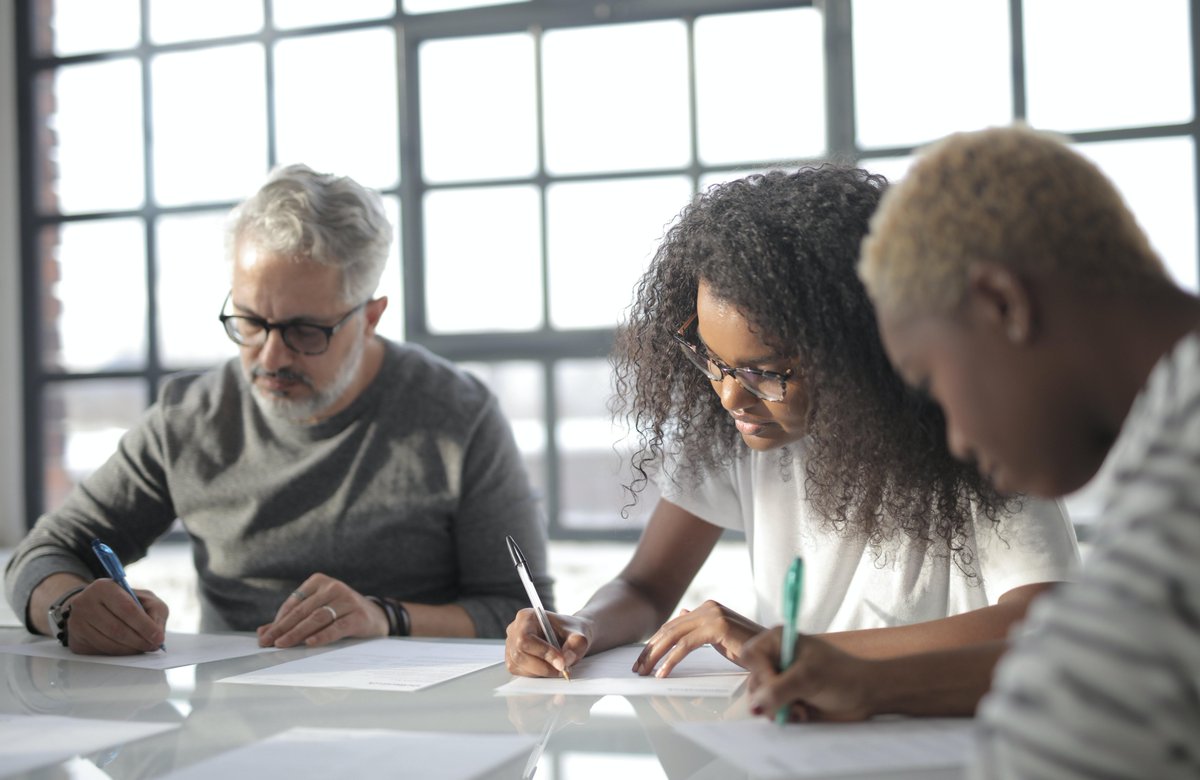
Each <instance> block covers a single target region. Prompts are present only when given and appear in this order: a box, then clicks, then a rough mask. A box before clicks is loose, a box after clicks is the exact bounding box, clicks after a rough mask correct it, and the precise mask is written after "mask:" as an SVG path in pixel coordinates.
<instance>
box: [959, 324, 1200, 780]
mask: <svg viewBox="0 0 1200 780" xmlns="http://www.w3.org/2000/svg"><path fill="white" fill-rule="evenodd" d="M1108 460H1109V462H1108V463H1106V464H1105V470H1106V471H1107V472H1108V473H1109V474H1111V476H1112V480H1111V483H1110V488H1109V493H1108V496H1107V498H1106V500H1105V501H1104V507H1105V509H1104V527H1103V529H1102V530H1101V532H1100V535H1099V537H1098V538H1097V540H1096V545H1095V549H1094V550H1093V552H1092V554H1091V555H1090V556H1088V558H1087V559H1086V561H1085V563H1084V566H1083V571H1082V576H1081V578H1080V580H1079V582H1078V583H1075V584H1069V585H1062V586H1059V588H1058V589H1057V590H1056V591H1055V592H1054V593H1052V594H1050V595H1048V596H1046V597H1045V598H1043V599H1040V600H1039V601H1038V602H1037V603H1035V604H1034V605H1033V607H1032V608H1031V609H1030V612H1029V616H1028V619H1027V621H1026V624H1025V626H1024V627H1023V628H1022V629H1018V632H1019V633H1020V636H1019V637H1016V638H1015V641H1014V647H1013V649H1012V650H1011V651H1010V652H1009V653H1008V654H1007V655H1006V656H1005V658H1004V659H1003V661H1002V662H1001V663H1000V665H999V666H998V667H997V670H996V675H995V679H994V681H993V685H992V693H991V694H989V695H988V696H987V697H986V698H985V699H984V701H983V703H982V705H981V706H980V710H979V724H980V728H979V742H978V750H977V754H976V756H975V766H974V767H973V774H972V777H974V778H989V779H990V778H1154V779H1155V780H1170V779H1171V778H1198V777H1200V333H1192V334H1190V335H1188V336H1187V337H1186V338H1184V339H1183V340H1181V341H1180V342H1179V343H1178V344H1177V345H1176V346H1175V347H1174V349H1173V350H1172V351H1171V352H1170V353H1169V354H1168V355H1166V356H1164V357H1163V358H1162V359H1161V360H1160V361H1159V363H1158V364H1157V365H1156V366H1155V368H1154V370H1153V372H1152V373H1151V374H1150V377H1149V379H1148V380H1147V382H1146V385H1145V386H1144V388H1143V389H1142V392H1141V393H1140V395H1139V396H1138V398H1137V400H1136V401H1135V403H1134V406H1133V408H1132V409H1131V411H1130V413H1129V416H1128V417H1127V418H1126V421H1125V424H1124V426H1123V427H1122V429H1121V434H1120V436H1119V438H1118V440H1117V443H1116V446H1115V447H1114V449H1113V451H1112V453H1111V454H1110V457H1109V459H1108Z"/></svg>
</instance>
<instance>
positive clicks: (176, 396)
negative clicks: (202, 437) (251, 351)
mask: <svg viewBox="0 0 1200 780" xmlns="http://www.w3.org/2000/svg"><path fill="white" fill-rule="evenodd" d="M242 386H243V383H242V379H241V364H240V363H239V362H238V360H237V358H231V359H230V360H227V361H226V362H224V363H222V364H221V365H219V366H217V367H215V368H211V369H209V370H207V371H190V372H181V373H178V374H172V375H171V376H170V377H168V378H166V379H164V380H163V383H162V385H161V386H160V388H159V392H158V399H157V403H158V406H159V407H161V408H162V409H163V411H165V412H176V411H183V412H203V411H205V410H211V409H212V408H214V407H217V406H221V405H223V404H225V403H229V402H230V401H234V402H236V401H237V400H238V399H240V397H241V395H242Z"/></svg>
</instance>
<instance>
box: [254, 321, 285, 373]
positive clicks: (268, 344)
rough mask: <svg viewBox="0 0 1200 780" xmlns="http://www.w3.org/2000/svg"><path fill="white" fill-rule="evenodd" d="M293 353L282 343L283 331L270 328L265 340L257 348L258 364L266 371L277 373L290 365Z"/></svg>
mask: <svg viewBox="0 0 1200 780" xmlns="http://www.w3.org/2000/svg"><path fill="white" fill-rule="evenodd" d="M293 355H294V353H293V352H292V350H291V349H290V348H289V347H288V345H287V344H285V343H284V342H283V331H281V330H279V329H278V328H272V329H271V330H269V331H267V340H266V341H264V342H263V343H262V346H260V347H259V348H258V363H259V365H261V366H262V367H263V369H265V370H267V371H278V370H279V369H281V368H285V367H287V366H289V365H291V363H292V359H293Z"/></svg>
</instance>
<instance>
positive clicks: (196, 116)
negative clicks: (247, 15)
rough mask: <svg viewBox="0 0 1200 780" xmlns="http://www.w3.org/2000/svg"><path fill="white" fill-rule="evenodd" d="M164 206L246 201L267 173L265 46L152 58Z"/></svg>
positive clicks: (158, 183) (157, 176) (158, 180)
mask: <svg viewBox="0 0 1200 780" xmlns="http://www.w3.org/2000/svg"><path fill="white" fill-rule="evenodd" d="M151 68H152V80H153V100H154V106H153V110H154V188H155V195H156V197H157V199H158V202H159V203H162V204H169V205H174V204H181V203H201V202H205V201H214V200H218V201H219V200H240V199H241V198H243V197H245V195H246V193H249V192H253V191H254V190H255V189H256V188H257V186H258V185H259V183H260V180H261V178H262V175H263V172H264V171H266V170H267V130H266V127H267V119H266V86H265V83H266V82H265V76H264V72H265V71H264V66H263V50H262V47H261V46H259V45H258V44H245V45H239V46H223V47H219V48H214V49H202V50H200V51H188V52H179V53H176V54H163V55H161V56H158V57H155V58H154V60H153V61H152V65H151Z"/></svg>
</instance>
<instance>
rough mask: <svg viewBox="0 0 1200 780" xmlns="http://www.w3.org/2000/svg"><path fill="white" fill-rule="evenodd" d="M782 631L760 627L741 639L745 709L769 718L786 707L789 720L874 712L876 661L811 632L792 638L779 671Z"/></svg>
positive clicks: (853, 716) (839, 717)
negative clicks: (791, 653)
mask: <svg viewBox="0 0 1200 780" xmlns="http://www.w3.org/2000/svg"><path fill="white" fill-rule="evenodd" d="M781 634H782V631H781V629H779V628H773V629H770V630H769V631H764V632H762V633H761V634H759V635H758V636H756V637H755V638H754V639H752V640H751V641H749V642H747V643H746V647H745V648H744V652H743V656H742V660H743V661H744V664H743V665H744V666H745V667H746V668H747V669H749V670H750V682H749V688H750V711H751V712H752V713H753V714H755V715H762V716H764V717H767V718H774V717H775V713H776V712H777V711H778V709H779V708H780V707H781V706H787V707H789V711H790V718H789V719H790V720H865V719H867V718H869V717H871V716H872V715H874V714H876V713H875V712H874V706H873V698H872V697H873V694H874V692H875V690H876V672H877V670H878V667H879V664H880V662H878V661H873V660H869V659H865V658H859V657H857V656H853V655H850V654H849V653H846V652H843V651H842V650H839V649H837V648H836V647H834V646H833V645H831V644H829V643H828V642H824V641H822V640H820V639H817V638H816V637H811V636H801V637H798V638H797V639H796V654H795V661H794V662H793V663H792V665H791V666H789V667H788V668H787V669H785V670H783V671H782V672H781V671H779V658H780V643H781V640H782V637H781Z"/></svg>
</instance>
